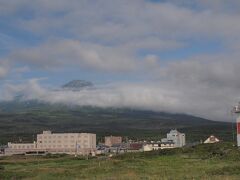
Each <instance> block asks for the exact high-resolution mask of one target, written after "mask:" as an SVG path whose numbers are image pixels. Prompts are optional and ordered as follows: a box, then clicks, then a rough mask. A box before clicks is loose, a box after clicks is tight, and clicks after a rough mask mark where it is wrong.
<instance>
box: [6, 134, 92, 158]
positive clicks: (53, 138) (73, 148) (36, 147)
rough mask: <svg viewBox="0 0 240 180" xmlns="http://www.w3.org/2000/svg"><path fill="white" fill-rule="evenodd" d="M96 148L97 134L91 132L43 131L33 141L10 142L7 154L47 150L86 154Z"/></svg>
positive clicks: (47, 151) (50, 151) (46, 151)
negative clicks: (25, 142)
mask: <svg viewBox="0 0 240 180" xmlns="http://www.w3.org/2000/svg"><path fill="white" fill-rule="evenodd" d="M95 150H96V134H91V133H52V132H51V131H43V133H42V134H37V141H36V142H33V143H27V144H23V143H19V144H15V143H8V148H6V150H5V152H6V154H22V153H24V152H25V153H27V152H36V153H38V152H45V153H53V154H58V153H59V154H60V153H65V154H79V155H86V154H89V153H93V152H94V151H95Z"/></svg>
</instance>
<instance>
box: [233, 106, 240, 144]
mask: <svg viewBox="0 0 240 180" xmlns="http://www.w3.org/2000/svg"><path fill="white" fill-rule="evenodd" d="M233 111H234V112H235V113H236V114H237V146H238V147H240V102H239V103H238V105H237V106H235V107H234V110H233Z"/></svg>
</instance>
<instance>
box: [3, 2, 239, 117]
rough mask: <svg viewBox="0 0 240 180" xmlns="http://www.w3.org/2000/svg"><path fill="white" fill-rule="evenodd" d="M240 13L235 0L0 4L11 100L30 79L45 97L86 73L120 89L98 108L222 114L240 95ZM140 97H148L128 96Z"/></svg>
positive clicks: (5, 77)
mask: <svg viewBox="0 0 240 180" xmlns="http://www.w3.org/2000/svg"><path fill="white" fill-rule="evenodd" d="M239 18H240V3H239V2H238V1H236V0H229V1H227V2H226V1H224V0H218V1H212V0H204V1H200V0H164V1H160V0H151V1H150V0H149V1H147V0H132V1H129V0H116V1H111V0H80V1H79V0H70V1H66V0H51V1H43V0H36V1H31V0H12V1H5V0H0V78H1V83H0V86H1V87H0V88H1V90H0V92H1V93H2V97H8V98H2V100H6V99H11V98H10V97H14V94H16V93H19V92H18V90H17V89H20V90H19V91H21V93H26V92H23V91H24V90H26V89H31V88H30V87H28V86H31V85H32V86H34V87H39V88H46V89H44V90H43V89H41V90H43V91H41V92H42V93H43V92H48V91H49V90H50V89H51V88H57V87H60V86H61V85H62V84H65V83H66V82H68V81H70V80H73V79H82V80H88V81H92V82H94V83H95V84H97V85H100V86H104V85H106V86H109V85H110V86H111V88H112V91H111V92H108V91H107V92H108V93H109V96H107V97H106V96H105V92H102V93H103V94H104V98H107V99H109V101H108V102H105V103H102V104H100V105H99V103H95V102H93V101H91V103H92V104H90V105H98V106H104V107H105V106H116V107H119V106H120V107H122V106H127V107H134V108H142V109H150V110H157V111H161V110H167V111H168V110H172V109H173V110H174V112H189V111H190V112H192V113H193V114H196V115H200V116H206V117H210V118H212V119H215V118H217V119H218V118H219V119H221V120H223V119H224V118H226V117H224V118H220V117H222V116H223V114H222V113H221V111H223V109H224V108H225V107H226V106H230V105H231V104H233V103H235V101H237V100H238V97H239V96H240V95H239V94H238V92H239V89H238V88H239V87H240V84H239V82H238V79H237V78H236V73H237V72H238V69H239V68H240V64H239V59H238V57H239V48H240V43H239V39H240V36H239V31H240V25H239ZM180 82H181V83H180ZM34 83H35V84H34ZM27 87H28V88H27ZM137 87H142V88H143V89H145V90H143V91H142V92H138V88H137ZM193 87H194V88H195V89H194V90H192V88H193ZM9 88H10V89H11V90H9ZM108 88H109V87H108ZM34 90H36V89H32V91H34ZM36 91H37V92H40V91H39V89H38V90H36ZM122 91H124V92H122ZM135 91H137V92H135ZM9 92H11V94H10V93H9ZM28 93H30V94H31V93H32V96H31V98H35V99H38V100H43V101H47V100H46V99H47V98H43V97H45V96H44V95H43V94H41V97H40V96H38V95H39V94H37V95H36V94H35V92H28ZM91 93H93V92H90V94H89V96H90V95H91ZM138 93H140V94H141V96H142V97H143V99H142V100H139V101H138V100H136V99H132V98H131V97H129V94H138ZM142 93H143V94H142ZM144 93H146V94H144ZM161 93H162V94H161ZM226 93H227V96H226V97H225V94H226ZM5 94H7V95H5ZM100 94H101V93H100ZM186 94H187V95H186ZM231 94H234V95H235V96H233V95H231ZM80 95H81V94H77V95H75V96H80ZM156 95H159V96H161V97H162V98H160V97H159V99H158V98H154V97H155V96H156ZM55 96H56V97H55V98H54V103H55V102H56V99H59V98H58V96H59V95H57V94H56V95H55ZM115 96H116V97H119V99H111V98H112V97H115ZM222 96H224V98H222ZM71 97H73V100H72V101H74V100H75V99H74V96H73V95H72V94H71ZM120 97H121V98H120ZM67 98H68V99H69V97H67ZM81 98H83V97H82V95H81V97H80V99H79V100H80V101H83V102H85V101H84V100H85V99H81ZM99 98H100V99H101V98H103V97H99ZM169 99H171V100H169ZM104 100H105V99H104ZM123 100H125V101H123ZM210 100H211V101H210ZM49 101H51V100H49ZM59 101H60V100H59ZM196 101H197V102H199V103H198V104H199V105H196V107H195V106H194V107H192V103H195V102H196ZM113 102H114V103H113ZM56 103H59V102H58V101H57V102H56ZM60 103H65V100H61V101H60ZM68 103H69V102H68ZM71 103H74V102H71ZM86 103H87V105H89V104H88V103H89V101H87V102H86ZM182 103H184V104H185V105H184V106H183V105H182ZM139 104H141V106H140V107H139ZM219 104H224V105H222V106H220V105H219ZM226 104H227V105H226ZM81 105H84V104H81ZM196 109H199V110H198V111H197V110H196ZM209 109H211V111H210V110H209Z"/></svg>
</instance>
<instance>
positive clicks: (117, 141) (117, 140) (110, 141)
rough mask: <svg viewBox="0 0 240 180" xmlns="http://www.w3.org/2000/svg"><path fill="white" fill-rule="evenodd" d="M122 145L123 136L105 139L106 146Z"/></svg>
mask: <svg viewBox="0 0 240 180" xmlns="http://www.w3.org/2000/svg"><path fill="white" fill-rule="evenodd" d="M121 143H122V137H121V136H106V137H105V145H106V146H109V147H110V146H112V145H114V144H121Z"/></svg>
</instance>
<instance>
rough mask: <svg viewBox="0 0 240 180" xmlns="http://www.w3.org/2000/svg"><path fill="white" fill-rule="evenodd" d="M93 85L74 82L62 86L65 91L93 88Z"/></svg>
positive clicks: (78, 81) (79, 81) (83, 81)
mask: <svg viewBox="0 0 240 180" xmlns="http://www.w3.org/2000/svg"><path fill="white" fill-rule="evenodd" d="M92 86H93V83H92V82H89V81H85V80H72V81H70V82H68V83H66V84H64V85H63V86H62V88H64V89H74V90H78V89H82V88H89V87H92Z"/></svg>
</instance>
